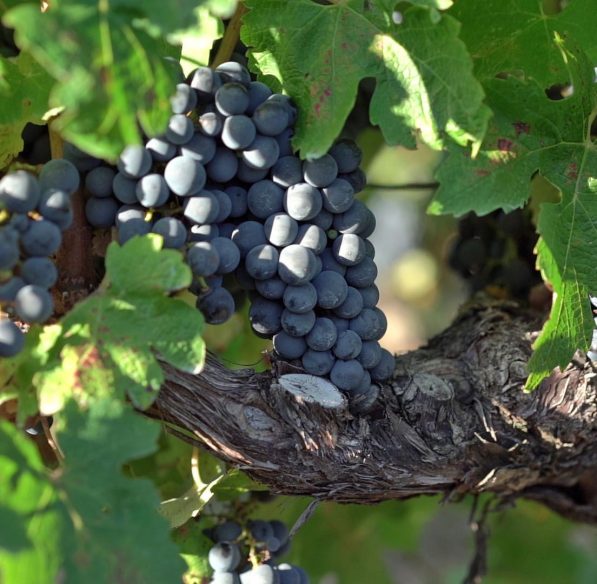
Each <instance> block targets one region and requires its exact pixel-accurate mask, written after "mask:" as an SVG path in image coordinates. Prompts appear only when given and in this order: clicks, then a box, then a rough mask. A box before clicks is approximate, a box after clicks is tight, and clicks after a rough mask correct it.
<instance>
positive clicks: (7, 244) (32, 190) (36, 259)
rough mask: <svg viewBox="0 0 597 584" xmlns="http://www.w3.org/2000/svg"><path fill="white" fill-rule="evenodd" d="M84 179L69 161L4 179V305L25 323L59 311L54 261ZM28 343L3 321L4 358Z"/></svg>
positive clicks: (0, 301) (0, 267) (0, 294)
mask: <svg viewBox="0 0 597 584" xmlns="http://www.w3.org/2000/svg"><path fill="white" fill-rule="evenodd" d="M79 180H80V178H79V173H78V171H77V169H76V168H75V167H74V166H73V165H72V164H71V163H70V162H68V161H67V160H63V159H58V160H52V161H50V162H48V163H47V164H46V165H44V166H43V168H42V169H41V172H40V174H39V177H35V176H34V175H33V174H31V173H29V172H26V171H24V170H17V171H16V172H12V173H9V174H7V175H5V176H4V177H3V178H2V179H1V180H0V306H1V308H2V311H3V312H4V313H6V314H8V315H9V316H11V317H14V318H15V319H18V320H19V321H20V322H23V323H28V324H33V323H43V322H45V321H46V320H48V318H50V316H51V315H52V313H53V311H54V304H53V301H52V296H51V294H50V292H49V290H50V289H51V288H52V287H53V286H54V284H55V283H56V280H57V278H58V272H57V270H56V266H55V265H54V262H53V261H52V259H51V257H52V256H53V255H54V254H55V253H56V252H57V251H58V248H59V247H60V244H61V242H62V231H64V230H65V229H67V228H68V227H69V226H70V225H71V223H72V221H73V211H72V208H71V195H72V193H74V191H75V190H77V188H78V187H79ZM23 345H24V336H23V333H22V331H21V329H20V328H19V327H18V326H17V325H16V324H15V323H14V322H13V321H12V320H10V319H8V318H2V319H0V357H13V356H14V355H16V354H18V353H19V352H20V351H21V349H22V348H23Z"/></svg>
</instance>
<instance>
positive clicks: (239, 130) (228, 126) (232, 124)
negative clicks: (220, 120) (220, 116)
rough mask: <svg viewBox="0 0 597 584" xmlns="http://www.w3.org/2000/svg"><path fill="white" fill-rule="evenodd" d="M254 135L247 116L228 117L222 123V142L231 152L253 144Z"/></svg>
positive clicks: (253, 127) (253, 128) (253, 129)
mask: <svg viewBox="0 0 597 584" xmlns="http://www.w3.org/2000/svg"><path fill="white" fill-rule="evenodd" d="M256 133H257V132H256V130H255V126H254V124H253V122H252V121H251V119H250V118H248V117H247V116H243V115H238V116H230V117H227V118H226V120H225V121H224V127H223V129H222V142H223V143H224V146H227V147H228V148H230V149H231V150H241V149H242V148H246V147H247V146H248V145H249V144H251V142H253V140H254V139H255V135H256Z"/></svg>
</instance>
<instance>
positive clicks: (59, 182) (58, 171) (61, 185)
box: [38, 147, 142, 195]
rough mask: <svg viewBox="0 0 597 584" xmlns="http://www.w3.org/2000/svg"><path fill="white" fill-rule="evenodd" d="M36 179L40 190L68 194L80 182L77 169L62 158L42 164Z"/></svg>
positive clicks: (75, 188) (73, 190)
mask: <svg viewBox="0 0 597 584" xmlns="http://www.w3.org/2000/svg"><path fill="white" fill-rule="evenodd" d="M140 148H142V147H140ZM38 180H39V187H40V190H41V191H42V192H43V191H45V190H47V189H59V190H62V191H66V192H67V193H68V194H69V195H72V194H73V193H74V192H75V191H76V190H77V189H78V188H79V184H80V182H81V178H80V176H79V171H78V170H77V168H76V167H75V165H74V164H73V163H72V162H69V161H68V160H65V159H63V158H57V159H55V160H50V161H49V162H48V163H47V164H44V166H43V168H42V169H41V172H40V173H39V178H38Z"/></svg>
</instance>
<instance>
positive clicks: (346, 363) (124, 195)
mask: <svg viewBox="0 0 597 584" xmlns="http://www.w3.org/2000/svg"><path fill="white" fill-rule="evenodd" d="M171 110H172V115H171V117H170V120H169V123H168V126H167V129H166V132H165V134H164V135H162V136H158V137H154V138H151V139H149V140H147V141H146V143H145V144H144V145H133V146H129V147H127V148H126V149H125V150H124V151H123V152H122V154H121V155H120V157H119V159H118V162H117V165H116V167H112V166H109V165H106V164H103V163H101V162H100V161H97V160H94V159H91V158H90V157H88V156H86V155H84V154H83V153H81V152H77V151H76V150H75V149H72V148H69V149H68V152H66V154H65V155H66V156H67V157H69V158H70V160H72V162H73V163H74V164H75V165H76V166H77V167H78V168H79V169H80V170H82V171H85V172H87V174H86V177H85V189H86V191H87V194H88V198H87V202H86V216H87V220H88V221H89V223H90V224H91V225H93V226H95V227H99V228H108V227H112V226H115V227H116V229H117V234H118V235H117V236H118V240H119V242H120V243H124V242H126V241H127V240H129V239H130V238H131V237H134V236H136V235H144V234H147V233H150V232H153V233H157V234H160V235H161V236H162V237H163V239H164V246H165V247H166V248H173V249H179V250H181V251H183V252H184V253H185V257H186V261H187V263H188V265H189V267H190V268H191V270H192V273H193V276H194V281H193V284H192V286H191V291H192V292H193V293H195V294H196V295H197V307H198V308H199V309H200V310H201V312H202V313H203V315H204V317H205V320H206V321H207V322H208V323H210V324H221V323H223V322H225V321H226V320H228V319H229V318H230V317H231V315H232V314H233V313H234V312H235V311H236V310H237V309H238V308H239V307H240V306H241V305H242V302H243V301H244V298H245V297H246V296H247V294H248V296H249V299H250V302H251V305H250V310H249V318H250V322H251V326H252V328H253V330H254V331H255V333H256V334H257V335H259V336H261V337H265V338H273V344H274V349H275V352H276V354H277V355H278V356H279V357H280V358H281V359H283V360H287V361H295V360H296V361H297V364H298V365H300V366H301V367H302V368H303V369H304V370H306V371H307V372H308V373H310V374H314V375H319V376H326V375H329V376H330V378H331V380H332V382H333V383H334V384H335V385H336V386H337V387H338V388H340V389H341V390H344V391H346V392H348V393H349V394H350V395H352V396H353V397H354V398H355V399H356V396H359V400H360V401H361V403H362V405H363V406H364V404H365V403H369V402H371V401H374V396H376V395H377V392H378V391H379V388H378V387H377V386H376V385H375V383H376V382H381V381H384V380H386V379H388V378H389V376H390V375H391V373H392V371H393V363H394V361H393V358H392V356H391V354H390V353H389V352H388V351H386V350H384V349H382V348H381V346H380V344H379V340H380V338H381V337H382V336H383V334H384V333H385V331H386V326H387V323H386V318H385V316H384V314H383V313H382V311H381V310H380V309H379V308H377V306H376V304H377V302H378V299H379V292H378V289H377V288H376V286H375V283H374V282H375V278H376V276H377V267H376V265H375V262H374V260H373V257H374V255H375V250H374V248H373V246H372V245H371V243H370V242H369V241H368V240H367V238H368V237H369V236H370V235H371V233H372V232H373V230H374V228H375V217H374V216H373V214H372V213H371V211H370V210H369V209H368V208H367V207H366V206H365V205H364V204H363V203H362V202H361V201H359V200H357V199H356V198H355V194H356V193H358V192H359V191H361V190H362V189H363V187H364V186H365V176H364V173H363V172H362V170H361V169H360V168H359V164H360V161H361V152H360V150H359V149H358V147H357V146H356V145H355V144H354V143H352V142H350V141H345V140H342V141H339V142H338V143H336V144H335V145H334V146H333V147H332V149H331V150H330V152H329V153H328V154H326V155H324V156H323V157H321V158H319V159H316V160H308V161H302V160H300V159H299V158H298V157H297V156H294V155H293V151H292V148H291V143H290V140H291V137H292V134H293V130H292V128H293V126H294V123H295V120H296V115H297V112H296V109H295V108H294V106H293V105H292V103H291V101H290V100H289V99H288V98H287V97H286V96H284V95H280V94H275V93H272V91H271V90H270V89H269V88H268V87H267V86H266V85H264V84H263V83H260V82H258V81H252V80H251V76H250V74H249V72H248V70H247V69H246V68H245V67H244V66H242V65H241V64H239V63H236V62H228V63H224V64H222V65H220V66H219V67H217V68H216V69H215V70H212V69H210V68H207V67H200V68H198V69H196V70H195V71H193V72H192V73H191V74H190V75H189V76H188V77H187V78H186V80H182V79H181V82H180V83H179V84H178V85H177V86H176V93H175V94H174V96H173V97H172V99H171Z"/></svg>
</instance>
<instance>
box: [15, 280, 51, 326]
mask: <svg viewBox="0 0 597 584" xmlns="http://www.w3.org/2000/svg"><path fill="white" fill-rule="evenodd" d="M53 311H54V302H53V301H52V296H51V295H50V293H49V292H48V291H47V290H46V289H45V288H42V287H41V286H35V285H33V284H28V285H27V286H23V287H22V288H21V289H20V290H19V291H18V292H17V295H16V297H15V312H16V313H17V315H18V317H19V318H20V319H21V320H23V321H25V322H28V323H36V322H45V321H46V320H48V318H50V316H52V312H53Z"/></svg>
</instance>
